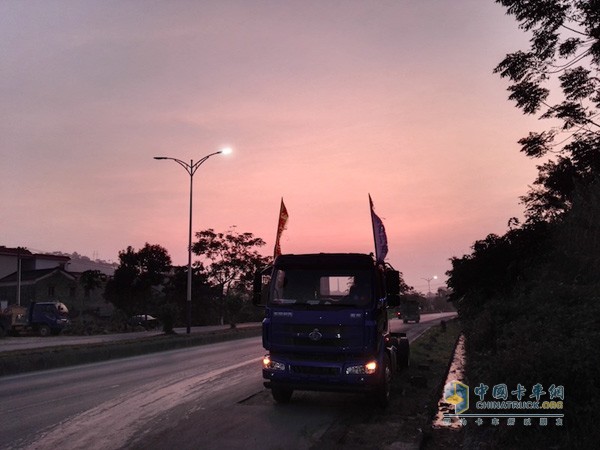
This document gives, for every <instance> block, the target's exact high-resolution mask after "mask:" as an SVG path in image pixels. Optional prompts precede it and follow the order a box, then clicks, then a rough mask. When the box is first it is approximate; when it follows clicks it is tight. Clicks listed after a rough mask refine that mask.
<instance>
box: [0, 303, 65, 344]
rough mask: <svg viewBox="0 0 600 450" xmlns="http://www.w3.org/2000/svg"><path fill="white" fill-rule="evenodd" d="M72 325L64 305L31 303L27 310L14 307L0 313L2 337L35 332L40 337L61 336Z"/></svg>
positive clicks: (0, 334) (0, 332) (0, 333)
mask: <svg viewBox="0 0 600 450" xmlns="http://www.w3.org/2000/svg"><path fill="white" fill-rule="evenodd" d="M69 324H70V320H69V310H68V309H67V307H66V306H65V304H64V303H61V302H56V301H51V302H31V303H30V304H29V306H28V307H27V308H25V307H24V306H17V305H12V306H9V307H8V308H7V309H6V310H4V311H1V312H0V336H4V335H6V334H12V335H15V336H18V335H19V334H21V333H23V332H34V333H37V334H39V335H40V336H49V335H50V334H59V333H60V332H61V331H62V330H63V329H64V328H65V327H66V326H68V325H69Z"/></svg>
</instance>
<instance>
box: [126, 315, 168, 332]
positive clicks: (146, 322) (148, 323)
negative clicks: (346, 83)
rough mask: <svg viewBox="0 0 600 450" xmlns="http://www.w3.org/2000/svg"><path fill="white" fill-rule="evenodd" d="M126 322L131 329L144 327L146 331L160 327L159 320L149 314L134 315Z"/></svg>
mask: <svg viewBox="0 0 600 450" xmlns="http://www.w3.org/2000/svg"><path fill="white" fill-rule="evenodd" d="M127 322H128V323H129V325H131V326H133V327H138V326H139V327H144V328H145V329H147V330H150V329H154V328H158V326H159V325H160V322H159V320H158V319H157V318H156V317H153V316H151V315H150V314H136V315H135V316H131V317H130V318H129V320H128V321H127Z"/></svg>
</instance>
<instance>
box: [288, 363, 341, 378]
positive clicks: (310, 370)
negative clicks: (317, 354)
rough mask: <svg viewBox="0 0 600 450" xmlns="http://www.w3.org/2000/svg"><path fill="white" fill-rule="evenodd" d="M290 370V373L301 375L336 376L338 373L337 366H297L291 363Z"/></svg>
mask: <svg viewBox="0 0 600 450" xmlns="http://www.w3.org/2000/svg"><path fill="white" fill-rule="evenodd" d="M290 370H291V372H292V373H296V374H302V375H320V376H338V375H339V374H340V368H339V367H317V366H297V365H294V364H292V365H290Z"/></svg>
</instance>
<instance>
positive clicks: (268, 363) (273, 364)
mask: <svg viewBox="0 0 600 450" xmlns="http://www.w3.org/2000/svg"><path fill="white" fill-rule="evenodd" d="M263 368H264V369H271V370H285V364H284V363H280V362H278V361H273V360H272V359H271V357H270V356H269V355H265V357H264V358H263Z"/></svg>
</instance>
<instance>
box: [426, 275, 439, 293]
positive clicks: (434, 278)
mask: <svg viewBox="0 0 600 450" xmlns="http://www.w3.org/2000/svg"><path fill="white" fill-rule="evenodd" d="M423 280H425V281H427V293H428V294H431V281H432V280H437V275H434V276H432V277H430V278H423Z"/></svg>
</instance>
